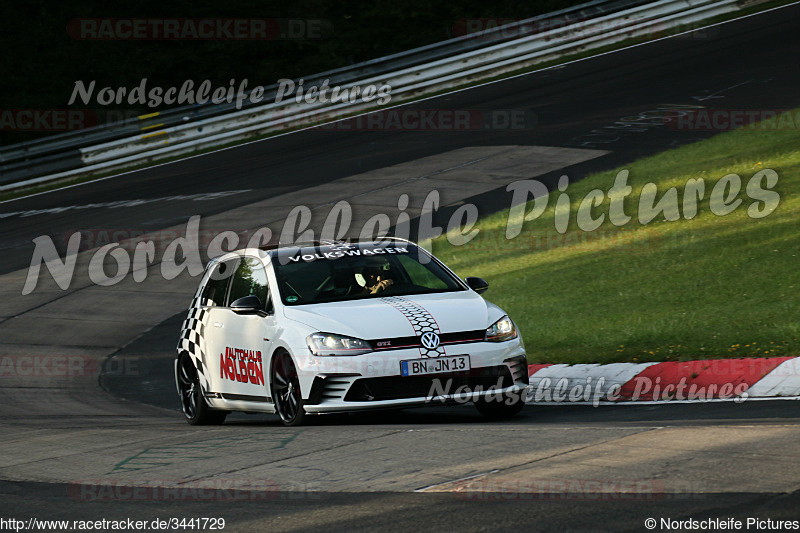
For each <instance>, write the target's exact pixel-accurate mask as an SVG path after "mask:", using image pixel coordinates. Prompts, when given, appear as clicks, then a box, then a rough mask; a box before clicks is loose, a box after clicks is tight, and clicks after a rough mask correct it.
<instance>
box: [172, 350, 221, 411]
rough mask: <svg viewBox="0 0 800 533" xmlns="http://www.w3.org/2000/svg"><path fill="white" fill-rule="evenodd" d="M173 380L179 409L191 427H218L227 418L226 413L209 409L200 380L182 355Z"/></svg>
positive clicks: (192, 366)
mask: <svg viewBox="0 0 800 533" xmlns="http://www.w3.org/2000/svg"><path fill="white" fill-rule="evenodd" d="M175 380H176V382H177V383H178V392H179V394H180V396H181V408H182V410H183V416H184V418H186V421H187V422H188V423H190V424H191V425H193V426H202V425H219V424H222V423H223V422H224V421H225V417H226V416H228V413H227V411H217V410H215V409H211V408H210V407H209V406H208V404H207V403H206V399H205V398H204V397H203V390H202V388H201V387H200V378H199V377H198V375H197V369H196V368H195V367H194V363H192V358H191V357H189V356H188V355H187V354H183V355H181V356H180V357H179V358H178V364H177V365H176V368H175Z"/></svg>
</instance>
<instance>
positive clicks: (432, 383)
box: [344, 365, 527, 402]
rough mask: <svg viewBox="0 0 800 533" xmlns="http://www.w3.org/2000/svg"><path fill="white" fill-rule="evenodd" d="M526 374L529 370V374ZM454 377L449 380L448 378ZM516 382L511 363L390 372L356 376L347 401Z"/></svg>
mask: <svg viewBox="0 0 800 533" xmlns="http://www.w3.org/2000/svg"><path fill="white" fill-rule="evenodd" d="M526 377H527V374H526ZM449 380H452V382H450V383H449V385H448V381H449ZM513 384H514V379H513V377H512V372H511V371H510V369H509V366H508V365H499V366H490V367H483V368H475V369H472V370H469V371H466V372H457V373H450V374H434V375H426V376H406V377H403V376H389V377H380V378H361V379H357V380H356V381H355V382H354V383H353V385H352V386H351V387H350V390H349V391H348V392H347V395H346V396H345V398H344V399H345V401H347V402H372V401H382V400H402V399H406V398H422V397H427V396H430V394H431V391H434V394H439V393H440V392H439V391H442V390H443V391H444V392H445V393H446V394H453V393H454V392H455V391H456V389H458V388H459V387H462V386H465V387H467V388H468V389H469V391H463V392H477V391H478V390H484V391H485V390H487V389H489V387H494V388H498V387H499V388H505V387H510V386H511V385H513Z"/></svg>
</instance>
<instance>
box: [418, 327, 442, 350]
mask: <svg viewBox="0 0 800 533" xmlns="http://www.w3.org/2000/svg"><path fill="white" fill-rule="evenodd" d="M419 340H420V342H422V345H423V346H424V347H425V348H427V349H429V350H434V349H436V347H437V346H439V335H437V334H436V333H434V332H432V331H428V332H427V333H423V334H422V337H420V339H419Z"/></svg>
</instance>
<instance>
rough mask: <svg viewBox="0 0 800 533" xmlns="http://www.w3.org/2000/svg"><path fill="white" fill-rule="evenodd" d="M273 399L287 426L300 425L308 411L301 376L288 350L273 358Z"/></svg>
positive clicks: (279, 414)
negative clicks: (302, 390) (298, 374)
mask: <svg viewBox="0 0 800 533" xmlns="http://www.w3.org/2000/svg"><path fill="white" fill-rule="evenodd" d="M271 388H272V401H273V402H275V410H276V411H277V413H278V416H280V417H281V421H282V422H283V423H284V425H286V426H299V425H300V424H302V423H303V417H304V416H305V414H306V412H305V409H303V395H302V394H301V393H300V378H299V377H298V376H297V368H296V367H295V366H294V361H292V356H291V355H289V354H288V353H286V352H280V353H277V354H275V357H274V358H273V360H272V381H271Z"/></svg>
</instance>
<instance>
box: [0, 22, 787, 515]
mask: <svg viewBox="0 0 800 533" xmlns="http://www.w3.org/2000/svg"><path fill="white" fill-rule="evenodd" d="M798 29H800V7H799V6H793V7H789V8H785V9H782V10H778V11H774V12H771V13H766V14H762V15H759V16H757V17H750V18H748V19H746V20H742V21H737V22H733V23H729V24H725V25H722V26H719V27H717V28H714V29H711V30H704V31H703V32H702V33H701V34H691V35H689V36H684V37H680V38H674V39H669V40H665V41H661V42H658V43H653V44H649V45H646V46H641V47H637V48H633V49H630V50H626V51H622V52H618V53H614V54H609V55H606V56H602V57H599V58H594V59H591V60H588V61H583V62H579V63H575V64H571V65H567V66H565V67H562V68H559V69H552V70H548V71H545V72H541V73H534V74H531V75H527V76H522V77H518V78H515V79H512V80H507V81H504V82H501V83H495V84H491V85H487V86H484V87H479V88H475V89H471V90H469V91H463V92H459V93H455V94H452V95H445V96H443V97H439V98H436V99H432V100H428V101H426V102H423V103H420V104H417V105H416V106H415V107H416V108H418V109H482V110H489V111H492V110H494V111H497V110H523V111H524V112H526V113H527V114H526V116H527V117H528V120H529V121H528V122H527V126H528V127H525V128H521V129H502V130H491V129H482V130H480V131H471V132H423V131H413V132H410V131H405V132H374V131H372V132H371V131H364V132H341V131H315V130H310V131H305V132H300V133H296V134H292V135H287V136H283V137H279V138H276V139H271V140H267V141H263V142H258V143H253V144H250V145H246V146H242V147H238V148H235V149H230V150H225V151H221V152H218V153H215V154H211V155H206V156H202V157H198V158H193V159H189V160H186V161H182V162H178V163H173V164H170V165H164V166H160V167H156V168H153V169H149V170H143V171H140V172H136V173H134V174H129V175H127V176H125V177H121V178H115V179H109V180H105V181H102V182H97V183H93V184H87V185H83V186H80V187H74V188H71V189H67V190H64V191H59V192H57V193H50V194H44V195H39V196H35V197H31V198H27V199H21V200H17V201H13V202H6V203H3V204H0V214H2V213H11V212H18V211H25V210H33V209H48V208H54V207H64V206H72V205H75V206H81V205H84V206H85V205H87V204H97V203H103V202H112V201H118V200H133V199H158V198H165V197H169V196H173V195H177V194H195V193H214V192H220V191H233V190H244V189H248V190H249V192H246V193H240V194H235V195H231V196H226V197H224V198H220V199H217V200H212V201H195V200H184V201H176V200H160V201H153V202H151V203H146V204H142V205H139V206H135V207H118V208H103V207H95V208H88V209H80V210H68V211H64V212H62V213H60V214H53V213H49V214H41V215H33V216H25V217H22V216H10V217H5V218H0V224H2V237H0V240H2V242H0V249H2V251H3V253H2V254H0V273H3V274H8V278H7V279H8V280H9V281H7V282H6V281H4V283H5V288H4V292H3V293H2V295H3V298H4V301H3V303H2V305H4V306H9V307H8V308H9V309H12V311H6V313H5V314H4V315H3V316H2V317H0V329H2V333H1V334H2V337H0V345H1V346H2V350H3V352H0V353H8V354H15V355H16V356H18V355H19V354H20V353H28V354H32V355H36V354H39V355H48V354H52V353H54V352H56V353H63V354H67V355H72V356H76V357H84V358H87V360H94V359H91V358H98V359H101V360H102V358H104V357H105V356H106V355H108V354H111V353H113V354H115V359H111V360H110V362H109V363H108V364H107V365H106V370H108V371H109V372H110V375H106V376H104V377H103V379H102V383H103V385H104V386H105V387H107V388H109V389H112V390H115V391H117V392H118V393H119V395H121V396H123V397H127V398H128V400H121V399H115V398H113V397H112V396H110V395H109V394H108V393H106V392H105V391H103V390H101V389H100V388H99V387H98V386H97V379H96V375H90V376H89V377H87V378H84V379H78V378H76V377H75V376H70V377H67V378H63V379H60V378H59V377H53V376H15V377H11V378H9V377H8V376H6V375H4V376H3V377H2V381H0V384H2V388H0V395H2V397H0V414H1V415H2V417H1V418H0V427H2V433H1V435H2V436H0V449H2V456H1V457H0V479H4V480H5V481H2V482H0V495H2V503H0V512H1V513H2V515H3V516H4V517H12V516H13V517H16V518H27V517H32V516H36V517H39V518H70V519H96V518H103V517H104V518H108V519H111V518H122V517H132V518H140V519H147V520H152V519H153V518H155V517H160V518H167V517H172V516H174V517H190V516H209V517H213V516H221V517H224V518H225V519H226V520H227V521H228V527H226V530H243V531H247V530H255V529H264V528H269V529H270V530H279V531H293V530H301V529H311V528H316V529H318V530H337V529H339V530H343V529H354V528H359V529H363V530H366V529H370V530H373V529H389V530H400V529H408V528H410V527H415V528H417V529H422V530H491V531H497V530H511V529H519V528H520V527H525V528H531V527H533V528H535V529H537V530H538V529H541V530H548V531H549V530H552V531H562V530H568V529H578V530H586V529H594V530H631V531H641V530H643V524H644V519H645V518H648V517H655V518H662V517H671V518H673V519H685V518H689V517H692V518H706V517H711V516H718V517H748V516H758V517H760V518H762V519H766V518H771V519H773V520H775V519H780V518H784V519H786V518H790V519H797V518H798V516H800V496H798V494H800V493H798V490H799V489H800V483H799V482H798V481H797V476H796V472H797V471H798V467H800V462H799V461H800V460H799V459H798V457H800V454H799V453H798V452H800V439H797V435H798V424H799V423H800V417H798V416H797V404H796V402H791V401H773V402H745V403H744V404H741V405H737V404H732V403H724V404H721V403H715V404H703V405H664V406H612V407H603V408H598V409H592V408H587V407H551V408H544V407H537V408H533V407H529V408H526V410H525V411H524V412H523V414H522V416H520V417H519V418H518V419H515V420H514V421H511V422H508V423H503V424H487V423H484V422H483V421H482V420H481V419H480V418H479V417H478V416H477V415H476V414H475V413H473V410H472V408H471V407H469V406H463V407H441V408H432V409H430V410H419V411H406V412H402V413H399V414H397V413H395V414H391V415H388V414H386V413H376V414H369V415H358V416H348V415H343V416H335V417H321V418H319V419H316V420H315V423H314V425H312V426H310V427H308V428H301V429H287V428H283V427H281V426H279V424H278V422H277V419H276V418H275V417H268V416H264V417H247V416H244V415H240V416H235V417H231V421H230V423H228V424H226V425H225V426H224V427H221V428H213V429H197V428H190V427H188V426H187V425H186V424H185V423H184V422H183V421H182V420H181V419H180V415H179V414H178V413H176V412H175V411H174V409H172V408H171V406H170V403H169V402H170V400H169V398H170V395H171V394H173V392H172V390H171V388H170V383H169V379H168V378H166V379H165V370H166V369H168V367H169V357H170V356H171V355H172V354H171V350H172V348H173V345H174V337H173V336H172V335H174V334H170V330H171V329H176V328H174V327H173V326H174V323H175V321H176V320H178V319H177V318H175V316H174V311H169V310H168V309H167V310H160V309H158V308H155V307H152V308H151V307H147V305H149V304H148V300H147V296H148V295H149V294H155V293H158V292H159V289H158V287H156V288H153V289H147V288H143V289H142V290H138V289H136V288H134V289H133V290H130V291H129V292H128V293H126V297H127V298H129V300H120V299H119V295H118V293H114V292H112V291H110V290H109V291H108V292H107V293H106V292H104V290H97V291H95V293H94V296H93V297H94V298H95V300H92V299H90V298H88V297H87V298H86V302H90V303H91V302H95V304H96V306H92V307H89V308H85V309H82V310H81V312H83V313H86V314H87V315H89V316H91V317H93V318H96V319H97V322H95V323H93V324H79V325H77V326H76V327H77V328H82V329H83V330H85V331H80V332H78V333H76V334H75V335H74V337H70V338H76V339H85V343H86V344H85V345H82V344H81V343H80V342H77V341H75V342H68V341H64V340H60V339H63V338H66V335H67V333H66V332H65V331H63V330H62V329H59V327H58V326H59V321H58V319H57V318H55V319H54V318H52V315H50V318H47V319H46V320H41V319H39V318H38V317H37V315H36V314H35V313H36V312H41V311H36V309H38V308H39V307H43V308H47V305H50V304H47V302H50V301H51V300H52V298H61V296H60V295H58V294H56V295H55V296H47V295H45V296H42V297H41V298H42V299H41V301H40V300H39V299H36V298H34V297H35V296H36V293H34V295H32V296H30V297H20V296H19V291H20V288H21V282H20V280H21V278H20V277H19V275H18V274H15V273H14V272H15V271H18V270H19V269H22V268H25V267H26V266H27V265H28V263H29V262H30V256H31V251H32V246H31V245H30V241H31V240H32V239H33V238H34V237H37V236H39V235H51V236H53V237H54V239H55V240H59V239H60V238H61V237H62V236H63V235H64V233H65V232H67V231H70V230H75V229H89V228H128V229H158V228H163V227H167V226H171V225H175V224H181V223H183V222H185V220H186V219H187V218H188V217H189V216H191V215H194V214H202V215H204V216H209V215H212V214H214V213H222V212H225V211H228V210H230V209H233V208H236V207H241V206H245V205H248V204H252V203H254V202H257V201H260V200H265V199H269V198H270V197H272V196H274V195H276V194H282V193H286V192H291V191H293V190H301V189H305V188H307V187H312V186H318V185H321V184H324V183H328V182H330V181H332V180H335V179H338V178H343V177H346V176H352V175H356V174H361V173H364V172H367V171H374V170H380V169H382V168H384V167H387V166H391V165H397V164H401V163H405V162H408V161H413V160H417V159H420V158H423V157H427V156H435V155H438V154H442V153H445V152H450V151H453V150H456V149H459V148H464V147H473V146H511V145H514V146H531V145H540V146H542V145H543V146H563V147H576V148H589V149H597V150H606V151H609V152H610V153H609V154H608V155H604V156H602V157H597V158H594V159H591V160H589V161H586V162H584V163H579V164H576V165H572V166H570V167H568V168H567V170H566V172H567V173H568V174H569V175H570V177H571V178H573V179H580V178H581V177H583V176H585V175H586V174H587V173H589V172H591V171H595V170H600V169H605V168H611V167H613V166H616V165H619V164H624V163H625V162H626V161H630V160H633V159H636V158H638V157H640V156H643V155H647V154H651V153H656V152H660V151H663V150H664V149H665V148H669V147H672V146H677V145H681V144H684V143H688V142H692V141H695V140H698V139H700V138H704V137H707V136H709V135H711V133H707V132H681V131H674V130H670V129H668V128H666V127H665V126H663V125H658V124H649V125H643V124H641V123H640V124H638V125H632V124H633V123H634V122H637V121H636V120H631V119H630V118H631V117H636V116H638V115H640V114H642V113H645V114H646V112H647V111H650V110H655V109H657V108H659V107H662V106H664V105H666V104H671V105H705V106H709V107H710V106H714V107H718V108H724V109H785V108H791V107H795V106H797V105H799V104H800V96H798V91H797V88H798V87H800V68H799V67H798V63H797V61H796V58H797V57H800V31H798ZM531 113H533V114H535V117H536V119H535V123H534V121H532V120H530V118H531ZM625 117H627V118H625ZM621 119H623V120H621ZM639 122H646V121H641V120H640V121H639ZM620 123H621V124H620ZM609 126H612V127H609ZM593 132H594V133H593ZM598 132H599V133H598ZM561 173H562V171H560V170H559V171H554V172H550V173H548V174H546V175H545V176H541V177H539V178H537V179H541V180H544V181H549V182H551V183H552V180H553V179H554V178H556V177H557V176H558V175H560V174H561ZM503 189H504V188H503V187H499V188H498V190H497V191H494V192H489V193H484V194H481V195H480V196H478V197H476V198H474V199H473V200H474V201H475V202H476V203H477V205H478V206H479V208H480V209H481V212H482V213H484V214H485V213H488V212H490V211H491V210H493V209H498V208H501V207H505V206H507V205H508V196H507V194H506V193H505V192H504V191H503ZM11 282H13V283H15V284H17V285H14V286H13V287H10V288H9V286H8V285H9V284H11ZM167 287H169V285H168V286H167ZM148 290H150V291H152V292H147V291H148ZM181 291H183V289H181ZM84 292H87V293H88V292H89V291H84ZM178 292H179V291H176V295H175V296H174V297H175V298H179V297H180V298H184V299H186V300H187V301H188V295H185V293H184V295H183V296H181V295H180V294H179V293H178ZM105 294H108V295H110V296H109V297H108V299H107V300H102V298H103V297H104V295H105ZM69 296H72V294H70V295H69ZM167 296H169V295H167ZM26 298H28V299H27V300H26ZM98 299H99V300H98ZM64 301H67V299H66V297H65V298H64ZM28 302H33V303H31V304H30V305H28ZM97 302H101V303H102V305H100V304H98V303H97ZM56 303H57V302H56ZM28 309H30V310H32V311H28ZM70 309H71V311H70ZM31 312H33V313H34V314H32V315H30V317H29V318H27V319H26V315H29V314H30V313H31ZM62 312H63V313H64V314H65V316H66V315H67V314H69V313H70V312H71V313H75V312H76V311H75V308H74V307H69V306H67V307H66V308H65V309H62ZM108 315H110V317H109V316H108ZM133 315H135V316H136V318H137V320H135V321H132V322H130V324H128V325H127V328H122V329H127V330H128V331H127V337H125V339H127V340H121V341H116V340H115V341H114V342H110V341H108V339H111V337H112V335H110V334H109V335H106V337H104V338H103V341H102V342H101V341H99V340H97V341H96V342H95V340H94V339H95V336H93V335H95V334H96V332H95V331H93V330H94V329H102V328H106V327H107V326H106V325H104V324H106V323H107V322H104V321H105V320H118V321H119V322H120V323H122V324H123V325H125V322H124V321H125V320H128V319H129V317H130V316H133ZM145 315H146V318H143V316H145ZM154 317H155V318H154ZM165 319H166V322H164V323H163V324H162V325H161V326H157V327H154V328H153V326H154V325H155V324H157V323H159V322H161V321H163V320H165ZM47 320H50V321H51V322H47ZM21 324H25V328H34V327H35V326H36V325H37V324H39V325H40V326H39V327H40V329H37V330H34V329H30V330H26V329H24V328H22V326H21ZM41 324H46V325H47V327H45V326H44V325H41ZM101 324H103V325H102V327H101ZM21 328H22V329H21ZM48 328H49V329H48ZM151 328H152V329H151ZM103 331H105V330H103ZM114 333H115V335H117V336H119V335H118V332H114ZM142 333H145V335H144V336H140V335H141V334H142ZM175 334H176V333H175ZM137 336H138V337H139V339H138V340H136V341H135V342H131V341H132V340H133V339H134V338H135V337H137ZM114 338H115V339H116V337H114ZM120 338H121V337H120ZM126 360H127V361H128V362H129V363H130V364H129V365H128V366H125V364H122V363H120V361H122V362H124V361H126ZM115 365H116V366H115ZM115 368H127V369H128V370H129V371H128V372H123V374H124V375H123V376H115V375H113V374H114V369H115ZM131 369H132V370H131ZM131 400H134V401H131ZM141 400H145V401H147V403H150V404H151V405H143V404H141V403H139V401H141ZM168 407H169V409H167V408H168ZM472 476H475V477H474V478H473V481H474V482H475V483H479V484H480V483H485V484H484V485H478V486H477V487H478V489H476V486H474V485H473V486H471V490H480V487H483V490H488V491H490V493H491V491H492V490H494V489H499V490H509V491H510V492H511V494H508V493H500V494H499V495H498V494H495V495H494V496H492V495H491V494H490V495H489V496H487V497H486V498H487V499H484V500H478V501H476V500H473V499H469V498H467V497H465V496H464V495H463V493H462V492H459V491H460V490H461V489H463V488H464V487H465V485H464V483H468V482H465V481H459V480H461V479H463V478H465V477H472ZM220 480H222V481H226V480H227V481H232V482H236V483H240V484H241V483H250V484H252V485H254V486H256V487H262V488H263V486H264V485H263V484H264V483H266V482H269V483H272V484H271V485H269V487H271V490H269V491H267V492H266V493H264V492H261V493H259V492H258V491H256V492H255V493H254V494H253V495H251V497H250V500H249V501H243V502H231V501H224V498H221V497H220V496H216V497H212V498H211V499H210V501H202V502H197V501H187V498H190V497H189V496H184V497H183V498H179V501H174V499H172V500H170V499H164V498H158V497H155V498H154V497H148V496H147V495H146V494H145V495H144V496H139V497H132V498H130V499H129V500H127V501H120V500H119V497H120V494H119V493H117V495H116V496H117V499H114V498H111V499H110V501H109V498H103V497H101V498H100V501H91V500H92V499H93V496H97V494H99V493H98V492H96V489H97V487H94V489H93V488H92V486H93V484H94V485H103V486H109V485H111V486H115V485H116V486H122V487H130V486H132V485H136V486H146V485H152V486H183V487H193V486H197V484H198V483H205V482H212V483H213V482H215V481H220ZM532 481H535V482H537V483H541V482H546V483H548V484H545V485H537V486H536V491H535V492H536V494H535V495H534V496H531V495H530V494H525V490H530V483H531V482H532ZM596 481H604V482H611V483H617V485H612V487H611V488H610V489H607V490H606V491H605V492H602V491H601V493H600V494H597V493H596V492H592V489H591V488H590V487H591V483H592V482H596ZM640 482H642V483H645V484H644V485H641V484H640V485H636V483H640ZM259 483H261V485H259ZM526 483H527V485H526ZM559 483H572V484H573V485H572V486H573V489H574V490H575V491H577V494H573V496H572V497H570V498H565V496H564V494H563V493H562V492H559V490H558V488H559V487H560V486H562V485H559ZM81 484H83V485H84V486H89V489H87V490H84V491H83V492H81V491H80V490H79V489H76V487H79V486H80V485H81ZM631 484H634V486H635V487H638V488H636V489H631V488H630V487H631ZM238 486H241V485H238ZM526 487H527V488H526ZM586 487H589V488H586ZM614 487H617V488H616V489H615V488H614ZM419 489H426V490H425V491H424V492H415V491H418V490H419ZM93 490H95V492H93ZM517 490H522V491H523V494H516V491H517ZM436 491H444V492H436ZM479 494H486V493H479ZM565 499H566V501H565Z"/></svg>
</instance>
